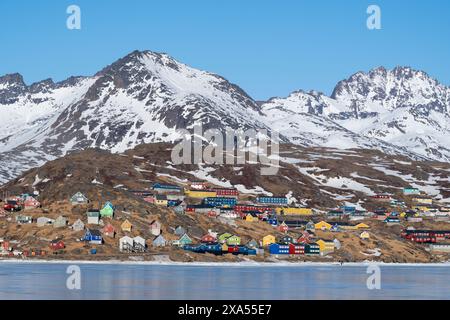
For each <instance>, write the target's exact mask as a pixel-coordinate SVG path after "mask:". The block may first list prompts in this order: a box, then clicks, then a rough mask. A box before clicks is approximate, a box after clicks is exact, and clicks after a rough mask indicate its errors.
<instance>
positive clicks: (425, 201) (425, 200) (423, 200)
mask: <svg viewBox="0 0 450 320" xmlns="http://www.w3.org/2000/svg"><path fill="white" fill-rule="evenodd" d="M412 201H413V202H415V203H420V204H433V199H432V198H423V197H415V198H413V199H412Z"/></svg>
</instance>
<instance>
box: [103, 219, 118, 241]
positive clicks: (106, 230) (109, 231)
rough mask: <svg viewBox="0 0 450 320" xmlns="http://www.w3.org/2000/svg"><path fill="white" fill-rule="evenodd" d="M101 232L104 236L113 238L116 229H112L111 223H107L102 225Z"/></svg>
mask: <svg viewBox="0 0 450 320" xmlns="http://www.w3.org/2000/svg"><path fill="white" fill-rule="evenodd" d="M102 233H103V234H104V235H105V236H108V237H110V238H114V237H115V236H116V229H114V226H113V225H112V224H111V223H108V224H107V225H106V226H104V227H103V229H102Z"/></svg>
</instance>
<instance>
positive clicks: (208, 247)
mask: <svg viewBox="0 0 450 320" xmlns="http://www.w3.org/2000/svg"><path fill="white" fill-rule="evenodd" d="M203 245H204V247H205V251H206V252H209V253H213V254H216V255H221V254H222V245H221V244H220V243H205V244H203Z"/></svg>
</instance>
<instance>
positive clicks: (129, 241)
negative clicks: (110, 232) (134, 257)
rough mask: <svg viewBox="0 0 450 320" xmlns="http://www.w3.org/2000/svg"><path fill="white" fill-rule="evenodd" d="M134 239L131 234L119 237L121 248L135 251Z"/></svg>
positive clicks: (121, 249)
mask: <svg viewBox="0 0 450 320" xmlns="http://www.w3.org/2000/svg"><path fill="white" fill-rule="evenodd" d="M133 247H134V241H133V238H131V237H129V236H124V237H122V238H120V239H119V250H120V251H121V252H131V251H133Z"/></svg>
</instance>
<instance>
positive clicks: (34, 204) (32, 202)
mask: <svg viewBox="0 0 450 320" xmlns="http://www.w3.org/2000/svg"><path fill="white" fill-rule="evenodd" d="M24 206H25V209H34V208H39V207H40V206H41V203H40V202H39V201H37V200H36V199H35V198H33V197H27V199H26V200H25V202H24Z"/></svg>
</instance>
